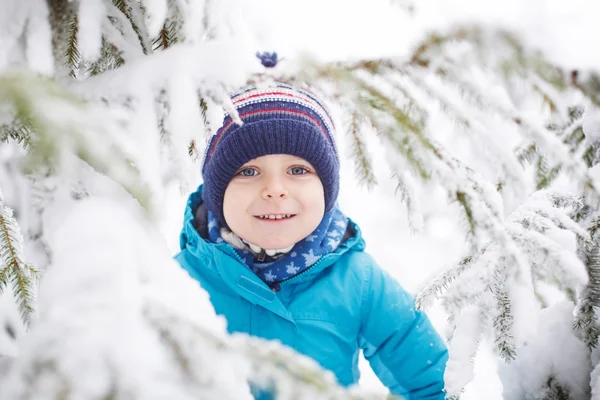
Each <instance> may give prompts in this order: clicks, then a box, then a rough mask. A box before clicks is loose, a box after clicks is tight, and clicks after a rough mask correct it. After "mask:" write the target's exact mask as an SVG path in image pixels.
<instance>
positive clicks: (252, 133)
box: [202, 83, 339, 227]
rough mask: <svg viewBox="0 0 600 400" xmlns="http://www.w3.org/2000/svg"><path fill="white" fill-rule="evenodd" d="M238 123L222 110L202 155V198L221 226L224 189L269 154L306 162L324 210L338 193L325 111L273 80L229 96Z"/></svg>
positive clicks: (330, 127)
mask: <svg viewBox="0 0 600 400" xmlns="http://www.w3.org/2000/svg"><path fill="white" fill-rule="evenodd" d="M231 99H232V102H233V105H234V106H235V108H236V110H237V112H238V114H239V116H240V119H241V120H242V122H243V125H241V126H240V125H237V124H236V123H235V122H234V121H233V119H232V118H231V116H230V115H228V114H226V115H225V119H224V120H223V125H222V126H221V128H219V129H218V130H217V132H215V134H214V135H213V136H212V138H211V139H210V141H209V142H208V145H207V147H206V151H205V154H204V162H203V165H202V176H203V179H204V187H203V190H202V199H203V200H204V202H205V204H206V206H207V208H208V210H209V211H211V212H212V214H213V215H214V216H215V218H216V219H217V221H218V222H219V223H220V224H221V226H224V227H225V226H227V224H226V222H225V218H224V216H223V198H224V196H225V189H227V186H228V185H229V182H230V181H231V179H232V178H233V177H234V175H235V173H236V172H237V171H238V169H239V168H240V167H241V166H242V165H244V164H245V163H247V162H248V161H250V160H252V159H255V158H258V157H261V156H265V155H269V154H290V155H294V156H297V157H300V158H303V159H305V160H306V161H308V162H309V163H310V164H311V165H312V166H313V167H314V168H315V170H316V173H317V175H318V176H319V178H320V179H321V183H322V184H323V189H324V192H325V212H328V211H330V210H331V209H332V208H333V206H334V205H335V202H336V200H337V196H338V191H339V157H338V153H337V149H336V145H335V140H334V126H333V122H332V120H331V117H330V116H329V113H328V112H327V110H326V109H325V107H324V106H323V105H322V104H321V102H320V101H319V100H318V99H317V98H316V97H315V95H314V94H313V93H311V92H309V91H308V90H305V89H300V88H293V87H292V86H289V85H286V84H282V83H278V84H277V85H276V86H274V87H269V88H264V89H258V88H255V87H251V88H247V89H245V90H243V91H241V92H239V93H236V94H235V95H233V96H232V98H231Z"/></svg>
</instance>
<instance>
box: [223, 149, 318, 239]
mask: <svg viewBox="0 0 600 400" xmlns="http://www.w3.org/2000/svg"><path fill="white" fill-rule="evenodd" d="M324 212H325V195H324V192H323V185H322V183H321V179H320V178H319V176H318V175H317V173H316V171H315V169H314V168H313V167H312V165H310V164H309V163H308V162H307V161H306V160H304V159H302V158H299V157H296V156H292V155H289V154H274V155H268V156H262V157H258V158H256V159H254V160H250V161H248V162H247V163H246V164H244V165H243V166H242V167H241V168H240V169H239V170H238V172H237V173H236V175H235V176H234V177H233V179H232V180H231V182H229V186H227V189H226V190H225V198H224V200H223V215H224V217H225V221H226V222H227V225H229V227H230V228H231V230H232V231H233V232H234V233H235V234H236V235H238V236H239V237H241V238H242V239H244V240H245V241H247V242H249V243H252V244H255V245H257V246H260V247H262V248H263V249H266V250H278V249H284V248H287V247H289V246H291V245H293V244H295V243H297V242H299V241H300V240H302V239H304V238H305V237H307V236H308V235H310V234H311V233H312V232H313V231H314V230H315V229H316V228H317V226H318V225H319V223H320V222H321V220H322V219H323V215H324Z"/></svg>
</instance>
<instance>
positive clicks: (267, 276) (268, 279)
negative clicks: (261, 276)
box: [265, 271, 277, 282]
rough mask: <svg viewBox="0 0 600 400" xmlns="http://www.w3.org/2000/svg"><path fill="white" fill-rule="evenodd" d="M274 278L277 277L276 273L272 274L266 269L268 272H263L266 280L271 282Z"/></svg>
mask: <svg viewBox="0 0 600 400" xmlns="http://www.w3.org/2000/svg"><path fill="white" fill-rule="evenodd" d="M275 278H277V275H274V274H272V273H271V271H268V272H267V273H266V274H265V279H266V280H267V281H268V282H273V281H274V280H275Z"/></svg>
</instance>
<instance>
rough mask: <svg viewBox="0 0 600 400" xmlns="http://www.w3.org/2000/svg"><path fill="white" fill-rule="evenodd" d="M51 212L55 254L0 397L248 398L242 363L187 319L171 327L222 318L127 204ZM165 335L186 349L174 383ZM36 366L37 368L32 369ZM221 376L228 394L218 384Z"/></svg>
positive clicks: (212, 326) (98, 203) (220, 327)
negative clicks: (184, 368)
mask: <svg viewBox="0 0 600 400" xmlns="http://www.w3.org/2000/svg"><path fill="white" fill-rule="evenodd" d="M56 217H57V218H61V219H62V223H61V224H60V226H57V227H56V231H51V232H48V233H49V234H50V235H49V237H50V238H51V246H52V248H53V249H54V251H55V253H54V261H53V265H52V266H51V267H50V268H49V269H48V272H47V274H46V276H45V277H44V280H43V283H42V285H41V288H40V299H39V318H37V320H36V321H35V322H34V323H33V324H32V327H31V330H30V332H29V333H28V334H27V335H26V336H24V337H23V338H22V339H21V340H20V342H21V343H20V346H19V347H20V349H21V353H20V355H19V357H18V358H17V359H16V360H15V361H14V363H13V366H12V368H11V370H10V375H9V376H8V377H7V380H6V381H4V385H3V390H2V398H6V399H10V398H21V397H22V396H25V397H27V396H28V393H32V392H31V391H32V390H34V391H35V392H34V393H36V395H35V396H36V397H35V398H40V399H42V398H48V399H52V398H56V396H58V395H59V393H61V392H62V393H64V391H65V390H68V393H69V395H70V398H74V399H76V398H81V399H83V398H96V397H98V398H99V397H105V396H107V395H108V394H110V393H113V394H114V395H117V396H125V397H127V396H128V395H127V394H128V393H130V394H131V395H134V396H136V397H140V398H145V399H146V398H147V399H164V398H173V399H192V398H198V396H200V397H203V398H217V397H218V398H231V399H249V398H250V397H249V392H248V388H247V385H246V384H245V380H244V377H245V376H246V370H245V364H244V363H243V362H241V360H239V359H236V358H235V357H234V356H231V357H227V356H226V354H225V353H222V352H220V351H219V350H217V349H216V348H214V347H213V346H212V345H210V344H209V343H208V342H202V341H200V340H198V339H196V340H193V339H192V338H191V337H190V336H189V335H190V333H191V332H190V331H189V330H188V329H186V325H185V324H181V323H179V324H177V321H178V319H177V318H178V317H179V316H185V318H186V321H188V323H192V324H195V325H196V326H199V327H202V329H204V330H206V332H210V333H211V334H212V335H214V336H215V337H223V336H224V334H225V321H224V320H223V318H222V317H217V316H216V315H215V313H214V310H213V308H212V305H211V304H210V300H209V298H208V295H207V293H206V292H204V291H202V290H198V289H199V288H198V284H197V283H196V282H195V281H193V280H191V279H189V277H188V276H187V274H186V273H185V272H184V271H183V270H182V269H181V268H179V266H178V265H177V263H176V262H175V261H174V260H173V259H172V258H171V257H170V255H169V253H168V252H167V251H166V248H164V247H163V245H162V244H161V241H160V240H159V238H158V237H156V236H155V235H152V234H151V233H150V232H152V231H153V230H152V229H148V228H150V227H147V228H146V229H144V228H143V226H144V225H145V224H146V223H144V222H143V221H142V220H140V219H139V216H137V217H136V212H135V210H132V209H127V208H124V207H123V206H120V205H118V204H116V203H114V202H111V201H109V200H98V199H89V200H84V201H82V202H80V203H79V204H78V205H77V206H76V207H75V208H74V209H72V210H71V211H70V212H68V213H66V214H63V215H60V216H59V215H57V216H56ZM74 233H77V234H76V235H74ZM90 243H93V246H90V245H89V244H90ZM73 315H77V316H78V318H73V317H72V316H73ZM165 318H167V319H165ZM165 323H167V325H164V324H165ZM165 335H166V336H167V337H170V340H171V341H173V342H174V343H173V345H174V346H184V347H185V348H186V351H187V353H186V356H188V357H189V358H190V359H189V361H186V362H189V363H190V365H189V367H190V368H191V370H192V371H193V373H192V376H190V377H189V381H188V380H183V381H182V380H181V379H182V376H181V374H180V373H179V371H180V368H181V366H180V365H179V364H178V361H177V358H176V357H175V358H174V357H173V354H171V351H172V350H171V349H169V345H168V342H167V343H165V341H164V337H165ZM170 335H172V336H170ZM195 337H196V338H198V336H197V334H196V336H195ZM40 363H41V364H40ZM34 364H37V365H40V367H39V370H38V372H37V373H36V374H34V375H30V373H29V372H28V371H30V368H31V367H32V365H34ZM82 371H85V373H84V374H82V373H81V372H82ZM115 377H118V379H116V380H115ZM199 377H200V380H199V381H198V379H199ZM60 382H69V385H70V386H69V387H68V388H66V387H62V386H61V385H60ZM209 382H212V384H211V383H209ZM225 382H227V384H228V385H230V386H229V389H228V391H227V392H226V394H225V392H223V391H221V390H220V388H221V387H223V385H224V384H225ZM213 385H214V386H213ZM213 391H214V392H213ZM211 393H212V395H211ZM40 396H43V397H40ZM215 396H216V397H215ZM223 396H226V397H223ZM227 396H228V397H227Z"/></svg>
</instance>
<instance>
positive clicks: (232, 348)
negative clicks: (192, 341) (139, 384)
mask: <svg viewBox="0 0 600 400" xmlns="http://www.w3.org/2000/svg"><path fill="white" fill-rule="evenodd" d="M144 316H145V318H146V319H147V320H148V322H149V324H150V325H151V326H152V327H153V328H154V329H156V330H157V332H159V334H160V336H161V337H162V338H163V340H165V344H166V345H167V346H168V347H169V348H170V349H171V351H172V352H173V353H174V357H175V359H177V360H178V361H179V366H180V367H181V368H182V370H183V372H184V373H185V375H186V377H187V378H188V379H190V380H194V379H195V377H194V373H197V371H194V370H192V369H190V365H191V362H192V361H191V360H190V359H189V357H190V355H189V354H188V353H187V352H184V351H183V348H184V346H183V343H181V341H182V339H183V338H189V337H196V338H198V340H202V341H203V342H205V343H207V344H208V345H209V346H210V348H211V349H214V350H216V351H220V352H223V353H227V354H230V355H238V356H241V357H243V358H244V359H245V360H246V361H247V362H249V363H250V365H251V371H252V376H251V378H252V379H254V380H256V383H257V384H259V385H260V386H265V385H271V386H272V387H273V388H274V389H275V391H276V392H277V398H282V399H288V398H289V399H292V398H302V394H303V393H304V394H305V395H310V398H315V395H317V396H319V398H335V399H348V400H359V399H373V400H375V399H380V398H381V396H380V395H375V394H372V393H368V392H367V391H365V390H361V389H358V388H354V389H350V390H349V389H346V388H343V387H342V386H339V384H338V383H337V381H336V379H335V376H334V375H333V373H332V372H331V371H326V370H323V369H322V368H321V367H320V366H319V365H318V364H317V363H316V362H315V361H314V360H312V359H310V358H308V357H306V356H303V355H300V354H299V353H296V352H295V351H294V350H292V349H289V348H286V347H284V346H282V345H280V344H278V343H276V342H273V341H268V340H264V339H261V338H257V337H252V336H248V335H245V334H244V335H236V334H234V335H231V336H221V335H218V334H216V333H215V332H213V331H212V330H208V329H206V328H205V327H203V326H200V325H198V324H196V323H194V322H192V321H189V320H185V319H183V318H181V317H180V316H179V315H177V314H176V313H174V312H171V311H169V310H168V309H167V308H166V307H165V306H164V305H162V304H161V303H158V302H156V301H152V302H151V304H149V305H148V306H147V307H145V308H144ZM187 347H188V348H189V345H188V346H187ZM285 388H293V389H294V393H293V394H292V393H288V390H285ZM321 396H322V397H321ZM307 398H308V397H307ZM388 399H390V400H391V399H394V397H388Z"/></svg>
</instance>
